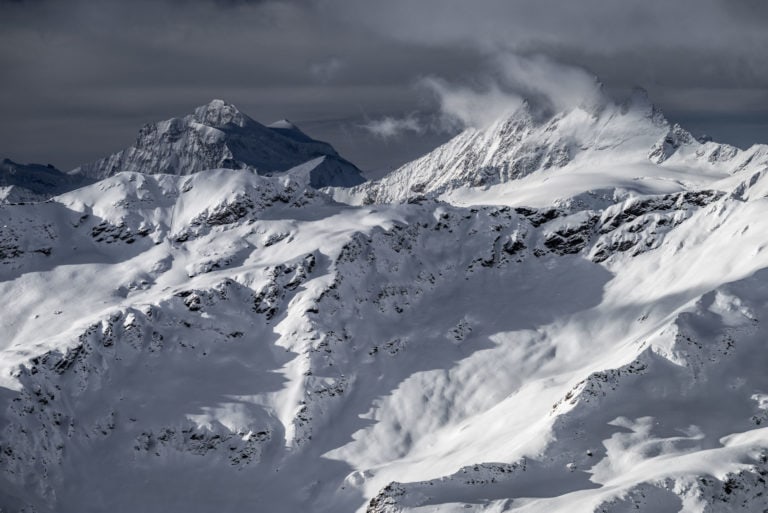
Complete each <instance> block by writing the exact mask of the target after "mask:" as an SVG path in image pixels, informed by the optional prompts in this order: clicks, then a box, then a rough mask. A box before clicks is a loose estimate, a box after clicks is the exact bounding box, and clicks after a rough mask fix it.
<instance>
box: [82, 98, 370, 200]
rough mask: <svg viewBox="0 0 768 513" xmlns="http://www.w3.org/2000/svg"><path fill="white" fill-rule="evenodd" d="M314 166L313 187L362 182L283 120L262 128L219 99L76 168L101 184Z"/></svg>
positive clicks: (329, 149)
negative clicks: (127, 176) (115, 178)
mask: <svg viewBox="0 0 768 513" xmlns="http://www.w3.org/2000/svg"><path fill="white" fill-rule="evenodd" d="M310 161H312V163H313V164H312V165H311V166H309V167H306V169H305V170H304V172H305V173H309V175H310V177H311V185H312V186H313V187H327V186H340V187H348V186H351V185H357V184H360V183H362V182H363V181H364V178H363V177H362V175H361V174H360V170H359V169H357V168H356V167H355V166H354V165H353V164H351V163H350V162H348V161H347V160H345V159H343V158H342V157H340V156H339V154H338V153H337V152H336V150H334V149H333V148H332V147H331V146H330V145H329V144H327V143H324V142H320V141H316V140H314V139H312V138H310V137H309V136H307V135H306V134H305V133H304V132H302V131H301V130H300V129H299V128H298V127H296V126H295V125H293V124H292V123H291V122H289V121H287V120H281V121H278V122H277V123H274V124H273V125H270V126H264V125H262V124H260V123H258V122H257V121H254V120H253V119H251V118H250V117H248V116H246V115H245V114H243V113H242V112H240V111H239V110H238V109H237V107H235V106H234V105H232V104H230V103H227V102H225V101H223V100H212V101H211V102H210V103H208V104H207V105H203V106H200V107H198V108H197V109H195V112H194V113H193V114H190V115H188V116H185V117H183V118H172V119H169V120H166V121H161V122H159V123H149V124H147V125H145V126H144V127H143V128H142V129H141V130H140V131H139V135H138V137H137V138H136V144H135V145H134V146H131V147H130V148H127V149H125V150H122V151H119V152H118V153H115V154H114V155H111V156H109V157H106V158H103V159H101V160H98V161H96V162H93V163H90V164H85V165H83V166H80V167H79V168H77V169H74V170H73V171H72V172H71V173H72V174H76V175H77V174H81V175H85V176H88V177H91V178H96V179H102V178H106V177H109V176H112V175H114V174H115V173H117V172H121V171H135V172H141V173H145V174H158V173H159V174H171V175H189V174H192V173H197V172H199V171H203V170H206V169H216V168H226V169H243V168H253V169H255V170H256V171H257V172H259V173H261V174H267V173H275V172H281V171H287V170H289V169H291V168H294V167H296V166H298V165H300V164H304V163H308V162H310Z"/></svg>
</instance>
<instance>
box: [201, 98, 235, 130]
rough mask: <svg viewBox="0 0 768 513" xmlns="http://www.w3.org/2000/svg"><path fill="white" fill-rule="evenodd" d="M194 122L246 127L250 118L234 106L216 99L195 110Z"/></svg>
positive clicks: (213, 125) (216, 125)
mask: <svg viewBox="0 0 768 513" xmlns="http://www.w3.org/2000/svg"><path fill="white" fill-rule="evenodd" d="M193 117H194V120H195V121H197V122H198V123H202V124H203V125H208V126H212V127H216V128H219V127H223V126H226V125H230V124H232V125H237V126H240V127H242V126H245V125H246V123H247V122H248V119H249V118H248V116H246V115H245V114H243V113H242V112H240V110H239V109H238V108H237V107H235V106H234V105H233V104H231V103H228V102H226V101H224V100H219V99H214V100H211V101H210V102H209V103H207V104H206V105H201V106H200V107H198V108H196V109H195V114H194V116H193Z"/></svg>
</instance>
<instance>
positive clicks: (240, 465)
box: [0, 95, 768, 513]
mask: <svg viewBox="0 0 768 513" xmlns="http://www.w3.org/2000/svg"><path fill="white" fill-rule="evenodd" d="M211 106H213V107H214V108H212V107H211ZM253 123H255V122H253ZM286 141H291V144H293V146H291V145H289V144H288V143H286ZM240 143H242V145H240ZM289 148H290V151H289ZM208 150H210V151H208ZM328 161H331V162H332V163H333V165H334V166H337V165H342V164H340V163H343V162H345V161H342V160H340V159H339V157H338V156H337V155H336V154H335V152H333V151H332V149H330V147H326V146H324V145H323V144H322V143H317V142H315V141H312V140H310V139H309V138H307V137H306V136H304V135H303V134H301V133H300V132H298V131H297V129H296V128H295V127H294V126H293V125H291V124H290V123H288V122H280V123H278V124H276V125H275V126H273V127H272V128H269V127H263V126H261V125H253V124H252V123H251V121H249V120H248V119H247V118H245V117H244V116H243V115H241V114H239V113H238V112H237V111H235V110H232V109H230V108H229V107H227V106H226V104H223V103H221V104H219V103H217V102H214V103H212V104H211V105H209V106H208V107H205V108H202V109H198V111H196V113H195V115H194V116H191V117H187V118H184V119H182V120H171V121H169V122H165V123H160V124H157V125H153V126H149V127H148V128H145V129H144V130H142V135H140V140H139V142H138V143H137V145H136V146H135V147H133V148H130V149H128V150H125V151H123V152H121V153H118V154H116V155H114V156H112V157H109V158H107V159H105V160H102V161H99V162H98V163H96V164H93V165H90V166H83V167H82V168H80V170H79V171H80V172H81V173H83V174H84V175H86V176H89V177H92V178H94V179H99V181H97V182H95V183H93V184H90V185H87V186H85V187H82V188H80V189H77V190H72V191H68V192H64V193H63V194H59V195H58V196H55V197H53V198H52V199H51V200H49V201H44V202H36V203H26V204H13V205H10V204H7V205H0V218H1V219H0V293H1V294H2V297H3V298H5V299H6V300H5V304H4V308H3V309H0V325H1V326H2V330H1V335H0V344H1V345H0V350H1V351H2V356H1V357H0V387H2V388H0V412H2V414H1V415H2V416H1V417H0V418H1V419H2V421H1V422H0V509H2V511H9V512H22V511H23V512H27V513H30V512H38V513H44V512H45V513H52V512H69V511H77V512H103V511H112V512H116V513H120V512H126V513H127V512H135V511H142V512H167V511H186V512H210V511H222V512H241V511H270V512H276V513H295V512H297V511H313V512H320V513H355V512H357V513H394V512H412V513H417V512H418V513H426V512H459V511H461V512H493V513H500V512H520V513H533V512H539V513H544V512H546V513H552V512H567V513H572V512H601V513H620V512H629V511H645V512H678V511H679V512H686V513H694V512H695V513H715V512H718V513H725V512H732V511H744V512H752V513H754V512H764V511H765V510H766V509H767V508H768V486H766V478H768V373H767V372H766V369H767V368H768V346H767V345H766V341H767V340H768V249H766V247H767V246H766V237H765V233H767V232H768V199H766V197H768V147H766V146H754V147H752V148H750V149H748V150H740V149H737V148H734V147H731V146H727V145H723V144H717V143H715V142H712V141H706V140H698V139H696V138H694V137H693V136H691V134H689V133H688V132H686V131H685V130H684V129H682V128H681V127H679V126H676V125H671V124H670V123H669V122H668V121H667V120H666V119H665V118H664V116H663V115H662V114H661V113H659V112H658V111H657V110H656V109H654V108H653V107H652V106H651V105H650V104H649V103H648V102H647V101H646V100H645V99H644V98H642V96H641V95H637V96H635V97H633V98H632V99H630V100H629V101H627V102H625V103H623V104H617V105H614V104H607V105H604V106H602V107H600V108H598V109H586V108H574V109H572V110H569V111H566V112H562V113H559V114H556V115H554V116H546V117H544V116H538V115H535V114H534V113H533V112H532V110H531V109H530V108H529V107H527V106H523V107H522V108H521V109H520V110H519V111H518V112H516V113H515V114H513V115H512V116H510V117H509V118H506V119H503V120H499V121H498V122H497V123H495V124H493V125H491V126H489V127H485V128H482V129H468V130H467V131H465V132H464V133H462V134H460V135H458V136H457V137H456V138H455V139H454V140H452V141H450V142H449V143H447V144H446V145H444V146H442V147H440V148H438V149H436V150H435V151H434V152H432V153H430V154H429V155H426V156H424V157H422V158H421V159H418V160H416V161H414V162H412V163H410V164H407V165H406V166H404V167H402V168H401V169H399V170H396V171H394V172H393V173H392V174H390V175H388V176H386V177H384V178H383V179H381V180H379V181H376V182H371V183H364V184H353V183H344V184H336V185H345V186H346V185H356V186H355V187H351V188H350V187H328V186H329V185H330V186H332V185H334V184H333V183H328V182H329V180H327V179H319V178H317V173H315V175H313V173H312V171H313V170H316V169H317V168H318V165H320V164H322V163H324V162H328ZM233 162H234V164H233ZM270 162H279V163H280V165H279V166H277V165H272V164H268V163H270ZM241 164H242V165H241ZM262 164H263V165H262ZM232 168H237V169H232ZM336 171H337V172H336V173H334V172H333V169H331V171H329V173H331V174H332V175H333V176H337V174H339V173H340V174H342V175H344V176H348V175H347V173H346V172H345V171H344V169H341V170H338V169H337V170H336ZM268 174H270V175H272V176H267V175H268ZM321 175H322V173H321ZM313 176H314V181H313Z"/></svg>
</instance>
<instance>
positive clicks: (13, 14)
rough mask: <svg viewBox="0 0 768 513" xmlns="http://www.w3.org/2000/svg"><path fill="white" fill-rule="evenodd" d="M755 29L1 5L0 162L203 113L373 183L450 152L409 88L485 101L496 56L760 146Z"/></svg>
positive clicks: (685, 6) (266, 5)
mask: <svg viewBox="0 0 768 513" xmlns="http://www.w3.org/2000/svg"><path fill="white" fill-rule="evenodd" d="M767 22H768V7H766V3H765V2H763V1H761V0H677V1H675V2H662V1H657V0H644V1H642V2H640V1H638V0H624V1H622V2H616V1H612V0H581V1H579V2H572V1H568V0H518V1H515V2H510V1H506V0H476V1H473V2H466V1H464V0H389V1H387V2H375V1H372V0H284V1H253V0H251V1H249V0H155V1H149V0H136V1H131V2H125V1H118V0H102V1H99V2H92V1H86V0H69V1H55V0H23V1H21V0H14V1H9V0H0V69H2V75H0V77H1V80H0V156H8V157H11V158H14V159H18V160H23V161H30V160H33V161H51V162H53V163H55V164H57V165H59V166H61V167H63V168H71V167H74V166H76V165H77V164H78V163H80V162H83V161H87V160H90V159H93V158H97V157H99V156H102V155H104V154H107V153H110V152H112V151H114V150H117V149H119V148H121V147H124V146H126V145H128V144H130V143H131V141H132V140H133V138H134V136H135V133H136V131H137V130H138V128H139V127H140V126H141V125H142V124H143V123H145V122H147V121H151V120H157V119H163V118H167V117H170V116H173V115H183V114H184V113H187V112H189V111H191V109H192V108H193V107H194V106H196V105H198V104H201V103H205V102H207V101H208V100H209V99H211V98H214V97H219V98H225V99H227V100H229V101H232V102H234V103H236V104H237V105H238V106H240V107H241V108H242V109H243V110H244V111H246V112H247V113H249V114H251V115H252V116H253V117H255V118H256V119H258V120H260V121H262V122H270V121H272V120H275V119H279V118H283V117H288V118H290V119H292V120H293V121H295V122H296V123H298V124H299V125H300V126H303V127H304V128H305V129H306V130H307V131H308V132H309V133H311V134H312V135H314V136H316V137H319V138H325V139H327V140H329V141H330V142H332V143H333V144H334V145H335V146H336V147H337V148H338V149H339V150H340V151H341V152H342V153H344V154H345V155H347V156H349V158H351V159H352V160H355V161H356V162H359V163H360V165H361V166H363V167H366V168H381V167H387V166H392V165H395V164H398V163H400V162H402V161H404V160H407V159H409V158H413V157H415V156H417V155H419V154H420V153H422V152H423V151H426V150H427V149H429V147H430V146H432V145H434V144H437V143H438V142H440V141H442V140H444V139H445V138H447V137H448V135H449V132H447V131H445V130H444V128H445V127H439V126H437V125H436V124H434V123H427V124H424V125H417V124H416V121H415V120H417V119H418V120H423V119H424V118H425V117H427V118H428V117H429V116H430V113H431V112H435V111H436V110H437V109H438V108H439V106H440V102H439V101H437V99H436V94H435V93H436V92H438V93H439V91H436V90H435V87H425V86H424V84H425V83H426V84H428V83H429V81H430V80H432V81H433V82H432V84H433V86H434V84H443V85H444V87H446V88H448V89H445V90H446V91H455V90H461V88H468V89H474V90H482V89H483V88H486V89H487V88H488V87H489V86H488V84H492V83H493V82H494V80H495V79H497V78H498V77H499V75H500V74H503V73H504V66H501V69H500V67H499V63H500V62H503V61H504V60H505V59H509V58H510V57H509V56H512V57H511V58H513V59H518V58H520V56H522V58H523V59H528V58H533V59H534V60H535V59H544V60H545V61H546V62H554V63H558V62H559V63H562V64H564V65H566V69H573V67H581V68H584V69H586V70H588V72H589V73H593V74H596V75H598V76H599V77H600V78H601V80H602V81H603V82H604V84H605V86H606V89H607V90H608V91H609V92H610V93H613V94H622V93H624V92H626V91H627V90H628V89H630V88H631V87H632V86H635V85H640V86H643V87H645V88H646V89H648V90H649V92H650V95H651V98H652V99H653V100H654V101H655V102H656V103H657V104H659V105H661V107H662V108H663V109H664V110H665V111H666V112H667V113H668V115H669V116H670V117H672V118H675V119H677V120H680V121H681V122H683V123H687V124H688V125H689V126H690V127H691V128H693V129H694V130H696V131H703V132H707V133H710V134H711V135H713V136H715V137H716V138H719V139H721V140H725V141H727V142H732V143H736V144H739V145H742V146H745V145H749V144H751V143H753V142H768V52H765V48H768V31H766V30H765V26H766V23H767ZM541 56H544V57H541ZM524 62H525V61H524ZM544 76H545V77H546V76H548V75H544ZM549 76H551V75H549ZM451 88H453V89H451ZM529 89H530V87H529ZM501 93H504V92H503V91H501ZM499 98H503V94H502V96H498V95H497V97H496V99H497V100H498V99H499ZM387 120H390V121H387ZM397 120H400V124H398V122H397ZM403 120H405V121H403ZM409 120H410V121H409ZM387 123H388V124H387ZM398 127H400V128H401V129H402V130H401V131H398ZM377 130H378V131H377ZM382 135H385V137H382Z"/></svg>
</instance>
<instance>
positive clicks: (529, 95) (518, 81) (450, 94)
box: [376, 53, 608, 132]
mask: <svg viewBox="0 0 768 513" xmlns="http://www.w3.org/2000/svg"><path fill="white" fill-rule="evenodd" d="M488 67H489V71H488V73H487V74H486V75H485V76H484V77H480V78H477V79H475V81H474V82H473V83H471V84H458V83H453V82H451V81H448V80H445V79H443V78H440V77H434V76H431V77H426V78H423V79H421V80H420V81H419V85H420V86H421V87H422V88H424V89H426V90H427V91H429V92H430V93H431V94H432V95H434V98H436V100H437V103H438V112H439V114H438V116H437V119H436V120H434V122H433V123H431V125H430V129H432V130H438V131H449V132H450V131H455V130H461V129H464V128H469V127H472V128H484V127H487V126H488V125H490V124H491V123H493V122H494V121H497V120H499V119H502V118H505V117H509V116H510V115H511V114H512V113H514V112H515V111H516V110H518V109H519V108H520V107H521V106H522V105H523V103H527V104H528V105H529V107H530V108H531V110H532V111H533V112H535V113H537V114H539V115H542V116H549V115H552V114H553V113H555V112H563V111H569V110H572V109H574V108H583V109H585V110H595V109H597V108H599V107H600V106H602V105H604V104H605V103H606V102H607V101H608V100H607V98H606V96H605V94H604V93H603V91H602V86H601V84H600V82H599V81H598V80H597V78H596V77H595V76H594V75H592V74H590V73H589V72H587V71H586V70H584V69H581V68H578V67H575V66H568V65H565V64H561V63H558V62H555V61H553V60H551V59H549V58H547V57H544V56H540V55H539V56H531V57H525V56H521V55H516V54H510V53H504V54H499V55H495V56H493V57H491V58H489V60H488ZM413 119H414V118H413V116H409V117H408V118H403V119H396V118H391V117H386V118H383V119H382V120H381V121H380V122H378V124H377V125H376V127H377V128H382V129H383V128H390V127H392V128H394V127H399V128H401V129H412V128H411V127H412V125H411V123H412V122H413Z"/></svg>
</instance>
